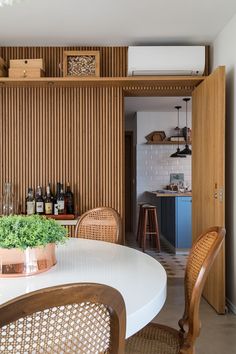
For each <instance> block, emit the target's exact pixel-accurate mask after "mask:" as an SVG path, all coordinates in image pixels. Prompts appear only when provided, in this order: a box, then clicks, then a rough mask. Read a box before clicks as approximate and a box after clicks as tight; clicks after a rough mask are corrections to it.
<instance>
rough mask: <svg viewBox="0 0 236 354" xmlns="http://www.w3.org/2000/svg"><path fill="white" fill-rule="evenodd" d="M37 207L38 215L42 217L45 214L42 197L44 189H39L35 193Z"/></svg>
mask: <svg viewBox="0 0 236 354" xmlns="http://www.w3.org/2000/svg"><path fill="white" fill-rule="evenodd" d="M35 205H36V214H39V215H42V214H43V213H44V201H43V196H42V188H41V187H40V186H38V187H37V190H36V193H35Z"/></svg>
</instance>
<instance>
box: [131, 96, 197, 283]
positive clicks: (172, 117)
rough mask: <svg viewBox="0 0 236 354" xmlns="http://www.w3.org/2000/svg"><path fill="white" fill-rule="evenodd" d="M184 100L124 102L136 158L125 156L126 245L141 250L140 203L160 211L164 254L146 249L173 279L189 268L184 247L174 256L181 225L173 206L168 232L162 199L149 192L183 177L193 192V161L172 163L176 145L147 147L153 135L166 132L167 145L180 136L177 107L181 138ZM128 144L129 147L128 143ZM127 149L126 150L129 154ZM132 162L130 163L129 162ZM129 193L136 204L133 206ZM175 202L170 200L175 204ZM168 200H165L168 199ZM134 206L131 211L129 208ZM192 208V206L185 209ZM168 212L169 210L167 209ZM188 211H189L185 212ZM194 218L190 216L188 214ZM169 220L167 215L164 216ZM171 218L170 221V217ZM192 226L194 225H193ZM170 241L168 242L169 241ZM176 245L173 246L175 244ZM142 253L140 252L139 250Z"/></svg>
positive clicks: (160, 228)
mask: <svg viewBox="0 0 236 354" xmlns="http://www.w3.org/2000/svg"><path fill="white" fill-rule="evenodd" d="M182 100H183V97H132V98H126V99H125V118H126V119H125V130H126V132H125V141H126V139H127V138H126V135H127V133H128V134H130V133H131V132H132V135H133V146H134V147H133V156H131V155H130V153H129V151H127V152H126V154H125V166H127V167H126V168H127V172H126V191H127V194H125V200H126V205H125V210H126V211H127V212H126V217H127V216H128V214H129V215H132V218H131V219H130V220H132V227H131V228H130V224H129V223H127V219H126V243H127V245H129V246H131V247H134V248H137V249H140V247H139V246H138V245H137V242H136V231H137V221H138V212H139V210H138V203H139V202H148V203H151V204H153V205H155V206H156V207H157V211H158V221H159V230H160V233H162V231H163V230H165V233H166V235H163V233H162V235H161V251H162V252H161V253H160V254H159V253H157V251H156V249H155V247H153V246H154V245H153V244H152V243H151V242H150V245H149V246H148V248H147V250H146V251H147V253H148V254H150V255H151V256H153V257H154V258H156V259H157V260H158V261H160V262H161V263H162V264H163V265H164V267H165V268H166V270H167V273H168V275H169V276H170V277H178V278H179V277H183V276H184V269H185V264H186V255H187V253H188V249H187V248H184V247H181V249H179V250H178V252H177V253H179V254H178V255H176V254H175V251H176V250H175V240H174V241H173V239H175V237H177V235H175V227H176V228H179V226H180V225H177V226H176V225H175V224H176V221H175V204H174V203H172V206H173V207H172V216H173V218H172V219H170V220H171V222H170V223H172V224H173V225H172V226H173V227H172V228H170V227H169V228H168V230H167V228H166V225H163V223H162V221H163V220H162V219H164V218H162V212H163V210H164V209H165V207H164V206H163V205H164V204H165V203H162V198H157V197H156V196H155V195H154V194H153V195H152V194H151V193H150V192H152V191H156V190H163V189H166V187H167V185H169V184H170V176H171V175H173V174H180V175H181V176H183V175H184V178H185V181H186V185H187V186H188V188H189V189H190V188H191V157H188V158H187V157H186V158H182V159H174V158H173V159H172V158H170V155H171V154H173V153H174V152H175V151H176V149H177V147H178V146H177V145H176V144H167V143H166V144H165V143H163V144H147V140H146V138H145V137H146V136H147V135H149V134H150V133H152V132H154V131H162V132H163V131H164V133H165V138H164V140H165V141H167V139H168V138H170V136H174V135H176V134H177V131H176V130H175V128H176V126H177V112H176V109H175V108H174V107H175V106H176V105H182V109H181V116H180V128H181V134H182V128H183V127H184V126H185V123H186V112H185V110H186V107H185V103H184V102H183V101H182ZM190 120H191V105H190V107H189V108H188V121H189V125H190V126H191V124H190ZM127 144H128V143H127ZM180 148H181V149H183V148H184V143H183V142H182V144H181V145H180ZM126 149H127V148H125V150H126ZM130 158H131V160H130ZM131 166H132V170H133V179H134V182H133V184H132V186H133V188H132V189H131V188H130V185H129V182H128V180H127V179H128V178H129V177H128V176H129V174H130V172H129V170H130V167H131ZM130 193H131V194H132V195H131V199H132V201H133V202H131V203H130ZM174 199H175V198H174V197H173V198H170V200H171V201H172V202H173V200H174ZM165 200H166V198H165ZM130 205H131V208H130ZM186 207H187V208H188V207H190V208H191V204H190V203H189V204H188V205H185V209H186ZM167 208H169V206H167ZM185 211H186V210H185ZM185 211H184V210H182V211H181V210H180V214H182V220H180V222H181V225H182V227H184V226H185V221H184V218H185V217H186V215H185V214H183V213H184V212H185ZM188 214H189V216H190V217H191V213H188ZM165 218H166V215H165ZM168 218H169V217H168ZM190 222H191V221H190ZM166 237H167V238H166ZM187 237H188V238H189V239H192V234H191V226H190V232H189V234H188V235H187ZM172 241H173V242H172ZM140 250H141V249H140Z"/></svg>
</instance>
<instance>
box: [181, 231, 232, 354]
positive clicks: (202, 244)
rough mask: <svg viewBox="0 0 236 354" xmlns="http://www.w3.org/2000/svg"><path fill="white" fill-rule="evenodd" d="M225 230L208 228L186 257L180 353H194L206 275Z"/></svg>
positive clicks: (198, 331)
mask: <svg viewBox="0 0 236 354" xmlns="http://www.w3.org/2000/svg"><path fill="white" fill-rule="evenodd" d="M224 236H225V230H224V229H223V228H221V227H212V228H209V229H208V230H207V231H206V232H204V233H203V234H201V235H200V236H199V237H198V239H197V240H196V242H195V243H194V245H193V246H192V249H191V252H190V254H189V257H188V262H187V266H186V272H185V311H184V315H183V317H182V318H181V319H180V320H179V326H180V328H181V330H180V332H181V333H185V330H184V326H185V325H187V326H188V331H187V333H186V334H185V335H184V342H183V346H182V351H181V353H194V343H195V341H196V338H197V337H198V335H199V333H200V320H199V305H200V300H201V295H202V291H203V288H204V285H205V282H206V278H207V275H208V273H209V271H210V268H211V266H212V264H213V261H214V259H215V258H216V256H217V254H218V252H219V250H220V247H221V245H222V243H223V240H224Z"/></svg>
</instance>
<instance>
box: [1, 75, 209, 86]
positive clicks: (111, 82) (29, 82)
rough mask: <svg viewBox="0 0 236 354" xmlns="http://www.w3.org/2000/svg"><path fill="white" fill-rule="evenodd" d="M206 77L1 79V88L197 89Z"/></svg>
mask: <svg viewBox="0 0 236 354" xmlns="http://www.w3.org/2000/svg"><path fill="white" fill-rule="evenodd" d="M204 78H205V77H204V76H127V77H86V78H83V77H81V78H77V77H41V78H35V79H34V78H22V79H15V78H9V77H0V85H1V86H7V87H8V86H10V87H14V86H17V87H18V86H23V87H27V86H31V87H32V86H37V87H39V86H43V87H47V86H57V87H58V86H59V87H60V86H62V87H77V86H78V87H89V86H92V87H100V86H106V87H107V86H108V87H109V86H115V87H134V86H149V87H151V86H160V87H163V88H164V87H166V86H168V87H172V86H174V87H176V88H177V87H178V86H179V87H184V86H186V87H188V86H191V87H195V86H197V85H199V84H200V83H201V82H202V81H203V80H204Z"/></svg>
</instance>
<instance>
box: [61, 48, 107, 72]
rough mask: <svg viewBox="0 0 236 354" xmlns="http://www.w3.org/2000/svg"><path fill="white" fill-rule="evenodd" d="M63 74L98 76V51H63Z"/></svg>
mask: <svg viewBox="0 0 236 354" xmlns="http://www.w3.org/2000/svg"><path fill="white" fill-rule="evenodd" d="M63 76H75V77H76V76H80V77H83V76H84V77H86V76H87V77H88V76H89V77H90V76H95V77H99V76H100V53H99V51H97V50H90V51H65V52H64V58H63Z"/></svg>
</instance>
